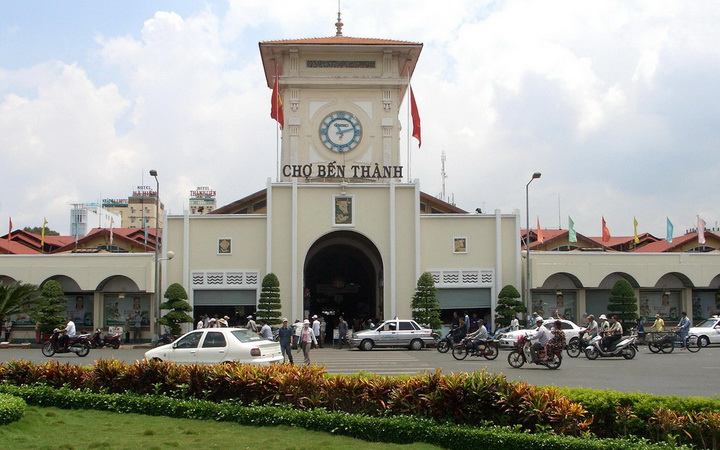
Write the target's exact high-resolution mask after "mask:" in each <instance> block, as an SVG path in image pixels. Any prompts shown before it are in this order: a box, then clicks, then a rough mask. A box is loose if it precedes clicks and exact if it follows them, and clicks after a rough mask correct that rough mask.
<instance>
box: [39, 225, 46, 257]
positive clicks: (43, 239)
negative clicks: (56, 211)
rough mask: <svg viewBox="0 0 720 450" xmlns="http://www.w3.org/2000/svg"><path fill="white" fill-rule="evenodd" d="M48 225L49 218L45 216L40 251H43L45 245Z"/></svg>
mask: <svg viewBox="0 0 720 450" xmlns="http://www.w3.org/2000/svg"><path fill="white" fill-rule="evenodd" d="M46 226H47V218H45V217H43V227H42V231H41V232H40V251H42V249H43V247H44V246H45V227H46Z"/></svg>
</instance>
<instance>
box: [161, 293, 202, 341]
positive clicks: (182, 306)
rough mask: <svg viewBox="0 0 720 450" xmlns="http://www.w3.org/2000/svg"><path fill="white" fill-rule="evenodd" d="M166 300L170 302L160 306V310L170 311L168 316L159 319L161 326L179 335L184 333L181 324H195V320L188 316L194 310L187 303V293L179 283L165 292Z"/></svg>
mask: <svg viewBox="0 0 720 450" xmlns="http://www.w3.org/2000/svg"><path fill="white" fill-rule="evenodd" d="M165 298H166V299H167V300H168V301H166V302H164V303H161V304H160V309H166V310H169V312H168V313H167V314H165V315H164V316H162V317H160V318H159V319H157V322H158V323H159V324H161V325H165V326H166V327H168V328H170V332H171V333H172V334H174V335H176V336H177V335H179V334H180V333H181V332H182V329H181V328H180V324H181V323H194V322H195V319H193V318H192V317H190V316H189V315H187V313H188V312H190V311H192V310H193V308H192V306H190V303H188V302H187V298H188V295H187V292H186V291H185V288H184V287H182V285H180V284H179V283H173V284H171V285H170V286H168V288H167V290H166V291H165Z"/></svg>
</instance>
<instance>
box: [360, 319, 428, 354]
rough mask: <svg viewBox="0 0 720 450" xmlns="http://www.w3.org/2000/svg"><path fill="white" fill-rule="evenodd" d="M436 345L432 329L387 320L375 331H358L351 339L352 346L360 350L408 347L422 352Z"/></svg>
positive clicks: (407, 321)
mask: <svg viewBox="0 0 720 450" xmlns="http://www.w3.org/2000/svg"><path fill="white" fill-rule="evenodd" d="M434 344H435V338H434V337H433V335H432V330H431V329H430V328H425V327H421V326H420V325H418V324H417V322H415V321H414V320H400V319H393V320H386V321H385V322H383V323H381V324H380V325H379V326H377V327H376V328H374V329H371V330H363V331H358V332H355V333H353V334H352V336H351V337H350V345H352V346H353V347H358V348H359V349H360V350H372V349H373V347H407V348H409V349H410V350H420V349H421V348H423V347H426V346H431V345H434Z"/></svg>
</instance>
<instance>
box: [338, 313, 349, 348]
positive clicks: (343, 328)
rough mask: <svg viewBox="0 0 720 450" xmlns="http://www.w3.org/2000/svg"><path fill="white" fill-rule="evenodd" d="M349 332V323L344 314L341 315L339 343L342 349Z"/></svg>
mask: <svg viewBox="0 0 720 450" xmlns="http://www.w3.org/2000/svg"><path fill="white" fill-rule="evenodd" d="M347 332H348V324H347V322H345V319H344V318H343V316H340V323H339V324H338V341H339V342H338V343H339V345H340V347H339V348H340V349H342V347H343V342H345V339H347Z"/></svg>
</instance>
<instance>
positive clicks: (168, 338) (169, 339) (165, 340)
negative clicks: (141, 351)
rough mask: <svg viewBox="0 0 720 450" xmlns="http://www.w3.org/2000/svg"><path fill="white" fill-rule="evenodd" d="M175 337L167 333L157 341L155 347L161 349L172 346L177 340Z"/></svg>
mask: <svg viewBox="0 0 720 450" xmlns="http://www.w3.org/2000/svg"><path fill="white" fill-rule="evenodd" d="M175 339H176V338H175V336H174V335H173V334H172V333H170V332H166V333H164V334H163V335H162V336H160V339H158V340H157V342H156V343H155V347H160V346H161V345H165V344H170V343H172V342H173V341H174V340H175Z"/></svg>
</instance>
